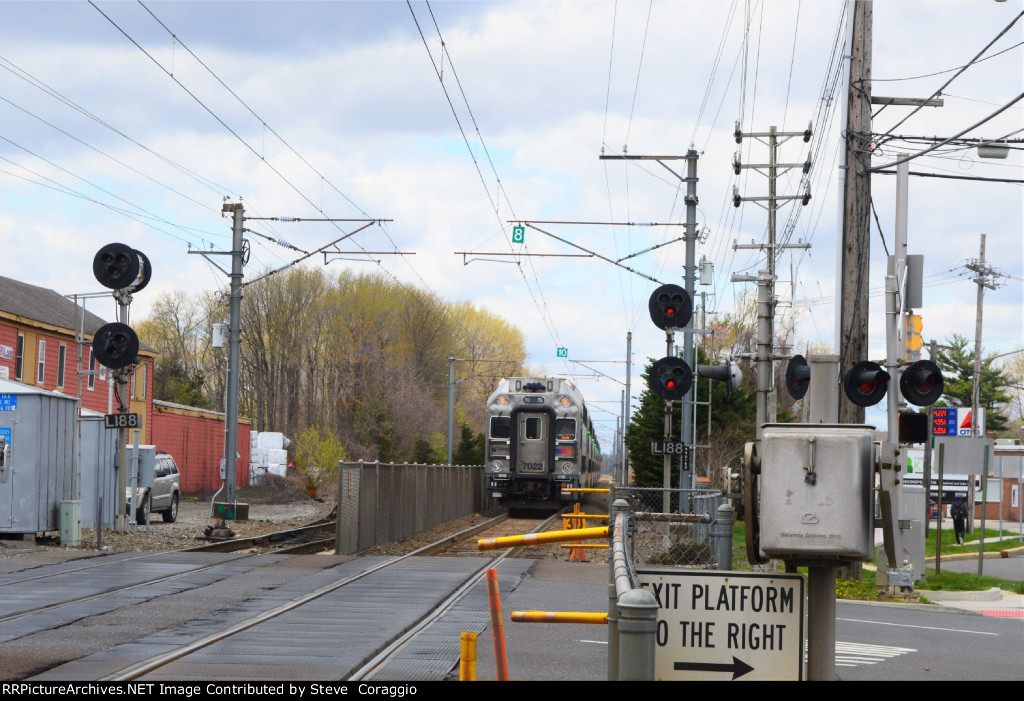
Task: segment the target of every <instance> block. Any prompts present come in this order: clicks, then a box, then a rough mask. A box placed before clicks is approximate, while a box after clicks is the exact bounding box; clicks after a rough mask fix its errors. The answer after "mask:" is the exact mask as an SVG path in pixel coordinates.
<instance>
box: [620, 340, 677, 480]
mask: <svg viewBox="0 0 1024 701" xmlns="http://www.w3.org/2000/svg"><path fill="white" fill-rule="evenodd" d="M653 364H654V360H653V359H649V360H648V363H647V366H646V367H645V368H644V374H643V377H644V378H646V377H647V373H649V372H650V371H651V366H652V365H653ZM679 417H680V413H679V405H678V404H673V406H672V426H673V427H674V430H675V431H678V430H679ZM664 437H665V400H664V399H662V398H661V397H659V396H658V395H656V394H655V393H654V392H652V391H651V390H650V388H649V387H648V386H647V382H646V381H644V382H643V390H642V391H641V392H640V397H639V403H638V405H637V408H636V410H635V411H634V412H633V416H632V419H631V420H630V422H629V425H628V426H627V427H626V437H625V443H626V447H627V448H629V466H630V473H631V476H632V477H631V484H632V485H633V486H635V487H661V486H663V479H664V472H665V470H664V465H665V461H664V458H663V457H662V456H661V455H651V443H652V442H653V441H660V440H663V439H664ZM674 463H675V464H674V466H673V468H672V470H673V474H672V475H671V484H672V486H678V484H677V483H678V480H679V478H678V470H679V467H678V460H676V461H674Z"/></svg>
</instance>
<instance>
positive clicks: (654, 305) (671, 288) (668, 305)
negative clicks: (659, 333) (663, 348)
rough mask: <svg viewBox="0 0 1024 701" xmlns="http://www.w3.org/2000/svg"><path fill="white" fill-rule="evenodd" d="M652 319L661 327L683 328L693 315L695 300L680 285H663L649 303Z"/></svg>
mask: <svg viewBox="0 0 1024 701" xmlns="http://www.w3.org/2000/svg"><path fill="white" fill-rule="evenodd" d="M647 306H648V308H649V309H650V311H651V321H653V322H654V325H655V326H657V327H658V328H659V329H681V328H682V327H684V326H686V324H687V323H688V322H689V321H690V317H691V316H692V315H693V301H692V300H691V299H690V295H689V294H688V293H687V292H686V290H684V289H683V288H682V287H680V286H679V285H662V286H661V287H659V288H658V289H656V290H655V291H654V293H653V294H652V295H651V299H650V301H649V302H648V304H647Z"/></svg>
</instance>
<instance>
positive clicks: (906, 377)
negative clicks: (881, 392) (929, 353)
mask: <svg viewBox="0 0 1024 701" xmlns="http://www.w3.org/2000/svg"><path fill="white" fill-rule="evenodd" d="M943 384H944V382H943V377H942V371H941V370H939V366H938V365H936V364H935V363H933V362H932V361H930V360H918V361H917V362H916V363H912V364H911V365H910V367H908V368H907V369H906V370H904V371H903V375H902V376H900V392H901V393H902V394H903V398H904V399H906V400H907V401H908V402H910V403H911V404H914V405H916V406H930V405H932V404H934V403H935V402H936V401H938V399H939V397H941V396H942V388H943Z"/></svg>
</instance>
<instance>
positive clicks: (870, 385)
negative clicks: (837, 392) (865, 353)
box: [843, 360, 889, 407]
mask: <svg viewBox="0 0 1024 701" xmlns="http://www.w3.org/2000/svg"><path fill="white" fill-rule="evenodd" d="M888 383H889V373H887V372H886V371H885V370H883V369H882V366H881V365H879V364H878V363H873V362H871V361H870V360H862V361H861V362H859V363H857V364H856V365H854V366H853V367H852V368H851V369H850V371H849V372H848V373H846V378H845V379H844V380H843V391H845V392H846V396H847V398H849V400H850V401H851V402H853V403H854V404H856V405H857V406H863V407H868V406H874V405H875V404H878V403H879V402H880V401H882V397H884V396H885V392H886V390H887V389H888Z"/></svg>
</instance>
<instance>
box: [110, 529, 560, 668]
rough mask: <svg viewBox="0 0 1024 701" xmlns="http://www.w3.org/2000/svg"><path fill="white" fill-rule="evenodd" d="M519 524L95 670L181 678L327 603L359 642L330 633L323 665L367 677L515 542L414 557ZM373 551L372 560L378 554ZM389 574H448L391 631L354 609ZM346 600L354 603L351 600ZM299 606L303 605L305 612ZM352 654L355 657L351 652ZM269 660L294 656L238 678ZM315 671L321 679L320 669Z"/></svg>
mask: <svg viewBox="0 0 1024 701" xmlns="http://www.w3.org/2000/svg"><path fill="white" fill-rule="evenodd" d="M527 521H532V522H533V525H534V527H533V529H532V530H533V531H543V530H547V529H548V528H550V527H551V526H552V525H553V524H557V525H558V526H559V527H560V520H559V514H555V515H554V516H552V517H550V518H548V519H545V520H537V519H528V520H527ZM524 525H526V524H524V523H523V520H522V519H507V518H502V517H499V518H497V519H492V520H490V521H487V522H484V523H482V524H479V525H478V526H475V527H474V528H471V529H467V530H465V531H461V532H460V533H457V534H452V535H450V536H447V537H445V538H443V539H441V540H439V541H437V542H435V543H431V544H429V545H427V546H424V547H421V548H419V549H417V550H414V551H412V552H410V553H407V554H405V555H401V556H398V557H394V558H389V559H385V560H383V561H381V562H376V563H374V564H370V565H369V566H367V567H365V568H363V569H361V570H360V571H358V572H355V573H353V574H350V575H348V576H344V577H342V578H340V579H338V580H337V581H332V582H330V583H328V584H326V585H324V586H321V587H318V588H317V589H315V590H313V591H310V592H308V593H306V594H304V595H301V596H297V597H294V598H292V599H291V600H289V601H287V602H285V603H283V604H281V605H279V606H276V607H273V608H270V609H268V610H266V611H263V612H261V613H258V614H256V615H251V616H248V617H247V618H245V619H244V620H238V621H236V622H234V623H233V624H231V625H228V626H226V627H225V628H223V629H222V630H219V631H216V632H214V633H210V634H207V635H205V636H202V637H200V638H198V639H196V640H194V641H193V642H191V643H188V644H186V645H182V646H180V647H178V648H175V649H174V650H171V651H169V652H165V653H163V654H160V655H156V656H153V657H150V658H147V659H145V660H141V661H138V662H136V663H135V664H132V665H130V666H127V667H125V668H123V669H121V670H120V671H118V672H116V673H113V674H109V675H106V676H104V677H102V678H101V681H136V680H157V679H174V678H176V677H177V678H181V677H182V676H183V675H188V674H189V673H191V672H190V669H191V668H190V667H189V665H190V664H191V663H192V662H191V658H193V657H195V665H206V666H204V667H203V669H206V670H209V669H210V667H209V665H210V662H209V660H211V659H216V660H218V661H220V660H223V658H224V654H223V652H222V651H225V650H232V649H242V648H244V649H249V648H250V647H252V646H253V645H256V644H258V643H259V641H263V640H267V639H270V638H271V637H272V636H274V635H277V633H271V632H269V630H268V632H266V633H264V632H262V631H261V629H262V628H263V627H264V626H274V625H279V626H281V627H284V628H285V629H287V630H294V628H295V626H297V625H304V624H301V623H297V622H298V621H308V620H310V619H311V618H312V619H315V620H319V618H318V617H319V616H320V615H321V612H325V611H329V612H330V613H331V615H333V616H337V617H340V618H344V616H346V615H349V614H350V612H351V615H352V616H354V617H355V618H356V620H355V621H354V623H353V625H357V626H358V633H359V636H358V638H359V642H360V644H362V645H365V646H366V647H365V648H364V649H362V650H361V651H360V652H358V653H356V652H354V651H352V650H351V649H350V646H346V645H345V644H344V642H343V641H341V640H339V639H336V638H333V637H332V640H333V642H332V646H335V647H336V648H337V649H338V650H339V651H340V650H344V653H342V652H339V655H341V654H344V655H348V657H345V661H344V663H342V662H340V661H337V660H335V661H334V662H333V663H332V664H333V665H335V666H334V667H333V668H332V669H331V671H330V676H329V678H330V680H345V681H359V680H363V679H368V678H370V677H371V676H372V674H373V673H374V671H376V670H379V669H380V668H381V667H382V666H383V665H385V664H387V662H388V661H389V660H390V659H391V658H392V656H393V655H396V654H398V653H399V652H400V651H401V650H402V649H403V648H404V647H405V646H406V645H408V644H409V643H410V642H411V641H413V640H414V639H415V638H416V636H418V635H420V634H421V633H422V632H423V631H424V630H425V629H427V628H429V626H430V625H431V624H432V623H433V622H435V621H437V620H438V618H439V617H441V616H443V615H444V613H445V612H446V611H448V610H450V609H451V607H453V606H454V605H455V604H456V603H457V602H458V601H459V599H460V598H461V597H462V596H464V595H465V594H466V593H467V592H468V591H470V589H472V588H473V587H474V586H476V585H477V584H478V583H479V582H480V581H481V580H482V579H483V577H484V575H485V573H486V571H487V570H488V569H491V568H493V567H495V566H496V565H497V564H498V563H499V562H501V561H502V560H503V559H505V558H507V557H509V556H510V555H512V554H514V553H515V551H516V549H509V550H505V551H502V552H498V553H496V554H481V553H479V552H476V553H474V554H475V557H476V559H475V560H469V559H468V558H467V559H463V560H461V562H462V563H463V564H460V565H456V566H451V567H443V566H438V565H436V563H437V562H439V561H440V558H434V559H432V560H431V564H432V565H433V566H434V568H435V569H434V570H433V571H434V572H435V574H432V575H430V576H428V577H425V578H424V577H423V575H422V570H423V568H422V567H421V566H420V565H418V564H417V562H418V561H419V562H424V561H426V556H428V555H434V554H437V553H441V552H442V551H445V550H447V551H448V552H447V556H448V557H452V558H462V557H464V555H466V554H468V551H467V549H466V547H467V546H466V545H465V543H466V542H472V543H473V547H475V542H476V536H479V535H483V534H487V535H489V536H490V535H491V534H492V533H493V532H495V529H497V530H498V531H501V532H504V531H508V530H510V529H515V528H522V527H523V526H524ZM519 532H529V531H519ZM492 537H493V536H492ZM373 559H374V560H376V559H378V558H373ZM354 562H355V561H354ZM388 575H394V576H395V577H399V578H400V579H402V578H404V577H406V576H408V577H409V579H410V580H412V579H413V578H419V581H422V582H423V583H424V584H423V586H427V583H428V582H429V583H430V584H431V585H432V584H435V583H436V580H437V579H439V578H441V577H442V576H443V577H447V581H446V582H445V583H444V585H443V587H442V585H441V584H438V585H437V589H436V590H434V589H431V590H430V591H429V592H425V593H424V594H423V595H422V597H415V598H417V599H419V598H422V599H424V602H421V603H423V606H422V610H421V611H418V612H417V613H416V614H415V620H413V621H411V622H407V623H405V624H403V625H402V626H400V627H399V628H396V629H395V630H393V631H384V630H383V628H384V626H385V625H386V624H387V623H389V621H388V620H387V618H388V616H386V615H385V616H384V618H382V619H381V620H380V621H379V622H378V623H371V622H369V621H367V620H365V618H360V616H363V615H365V614H363V613H360V612H359V610H358V609H359V606H360V605H361V604H363V603H365V601H366V600H368V599H369V600H371V601H373V602H375V603H374V607H375V608H376V609H379V608H380V607H381V605H382V603H383V602H381V601H379V599H380V598H382V597H383V598H384V599H387V596H386V594H385V593H384V587H385V585H386V582H387V581H388ZM392 581H394V577H392ZM403 584H404V579H403ZM405 588H407V587H405ZM400 589H401V587H400ZM346 597H348V598H346ZM428 598H429V599H431V601H430V602H429V603H426V602H425V600H426V599H428ZM435 599H436V600H435ZM353 601H355V602H358V603H353ZM306 608H308V609H310V610H309V612H308V613H307V612H306ZM392 617H393V616H392ZM290 621H296V623H291V622H290ZM305 625H308V624H305ZM339 625H344V622H343V621H342V622H340V623H339ZM321 647H322V646H321ZM328 647H331V646H328ZM320 652H322V653H323V652H324V651H323V650H320ZM328 652H329V651H328ZM325 654H326V653H325ZM353 655H354V656H355V657H352V656H353ZM247 659H248V658H247ZM289 659H290V660H296V662H294V663H296V664H302V662H299V661H298V660H299V659H302V660H303V661H305V658H301V656H295V657H293V658H289ZM275 661H276V662H280V663H281V664H292V663H293V662H291V661H282V660H281V656H280V655H274V656H273V658H272V659H271V658H268V662H267V664H261V665H255V664H250V665H249V666H248V667H245V672H244V674H245V675H246V676H245V678H247V679H252V680H256V679H260V678H261V677H260V676H259V675H261V674H264V675H267V678H268V679H271V680H272V679H275V678H278V677H280V675H281V674H282V672H281V671H280V669H279V668H276V667H273V664H272V663H273V662H275ZM293 671H294V670H293ZM212 673H213V672H211V674H212ZM225 673H227V672H225ZM234 673H235V674H242V671H241V669H238V670H236V671H235V672H234ZM254 675H255V676H254ZM275 675H276V676H275ZM225 678H231V677H225ZM317 678H318V679H322V677H317Z"/></svg>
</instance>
